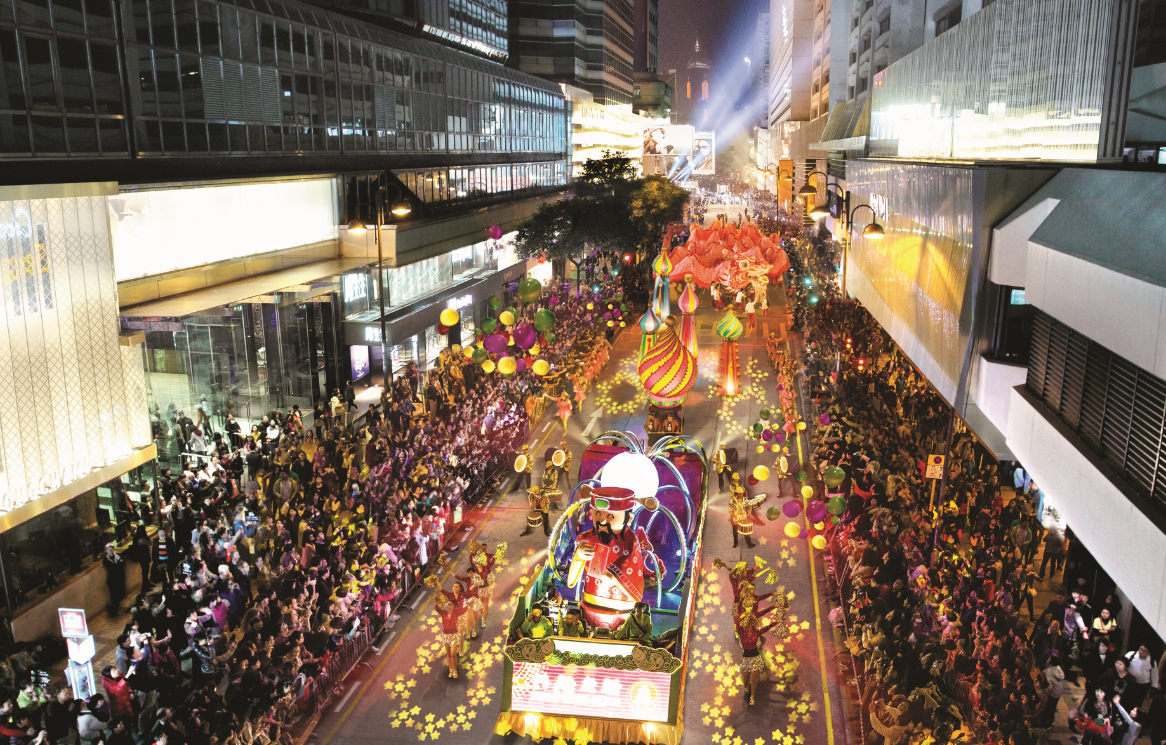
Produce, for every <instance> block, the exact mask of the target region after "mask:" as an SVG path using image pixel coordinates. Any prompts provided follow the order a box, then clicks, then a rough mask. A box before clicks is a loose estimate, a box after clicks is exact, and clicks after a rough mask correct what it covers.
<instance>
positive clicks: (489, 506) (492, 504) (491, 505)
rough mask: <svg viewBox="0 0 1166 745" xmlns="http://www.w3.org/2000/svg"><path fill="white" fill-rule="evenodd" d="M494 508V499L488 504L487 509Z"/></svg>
mask: <svg viewBox="0 0 1166 745" xmlns="http://www.w3.org/2000/svg"><path fill="white" fill-rule="evenodd" d="M493 506H494V500H493V499H491V500H490V501H489V502H486V509H490V508H491V507H493Z"/></svg>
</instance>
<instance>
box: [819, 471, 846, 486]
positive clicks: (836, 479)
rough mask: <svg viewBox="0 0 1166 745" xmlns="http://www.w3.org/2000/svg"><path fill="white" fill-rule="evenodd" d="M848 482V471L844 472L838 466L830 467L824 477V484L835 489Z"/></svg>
mask: <svg viewBox="0 0 1166 745" xmlns="http://www.w3.org/2000/svg"><path fill="white" fill-rule="evenodd" d="M845 480H846V471H843V470H842V469H841V468H839V467H838V466H830V467H829V468H827V469H826V473H824V474H823V475H822V482H823V483H824V484H826V486H828V487H830V488H831V489H833V488H834V487H836V486H838V485H839V484H841V483H842V482H843V481H845Z"/></svg>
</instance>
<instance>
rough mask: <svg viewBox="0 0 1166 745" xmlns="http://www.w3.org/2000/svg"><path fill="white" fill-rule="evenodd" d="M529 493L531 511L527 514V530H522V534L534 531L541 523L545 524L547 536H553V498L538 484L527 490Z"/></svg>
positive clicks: (544, 529) (544, 531)
mask: <svg viewBox="0 0 1166 745" xmlns="http://www.w3.org/2000/svg"><path fill="white" fill-rule="evenodd" d="M527 495H528V496H529V498H530V512H528V513H527V514H526V530H524V531H522V535H524V536H527V535H530V534H531V533H533V532H534V529H535V528H537V527H538V526H539V524H540V523H541V524H542V526H543V533H544V534H546V536H547V538H550V537H551V512H550V510H551V500H550V498H549V497H547V496H546V494H544V493H543V491H542V489H540V488H539V487H537V486H532V487H530V489H528V490H527Z"/></svg>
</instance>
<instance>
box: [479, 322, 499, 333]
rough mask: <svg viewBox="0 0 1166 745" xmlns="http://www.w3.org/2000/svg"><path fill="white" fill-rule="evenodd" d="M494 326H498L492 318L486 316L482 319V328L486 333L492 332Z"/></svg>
mask: <svg viewBox="0 0 1166 745" xmlns="http://www.w3.org/2000/svg"><path fill="white" fill-rule="evenodd" d="M496 328H498V322H497V321H495V320H494V319H493V318H487V319H486V320H484V321H482V330H483V331H485V332H486V333H487V334H492V333H494V329H496Z"/></svg>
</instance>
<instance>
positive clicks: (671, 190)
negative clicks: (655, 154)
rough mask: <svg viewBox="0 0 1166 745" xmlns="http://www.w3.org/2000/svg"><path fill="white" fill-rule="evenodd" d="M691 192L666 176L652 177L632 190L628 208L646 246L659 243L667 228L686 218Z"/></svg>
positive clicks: (642, 180)
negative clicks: (689, 193)
mask: <svg viewBox="0 0 1166 745" xmlns="http://www.w3.org/2000/svg"><path fill="white" fill-rule="evenodd" d="M687 202H688V191H687V190H686V189H682V188H680V187H679V186H677V185H676V184H674V183H672V182H671V181H669V180H668V179H666V178H664V177H663V176H648V177H646V178H643V179H641V180H640V182H639V185H638V186H637V187H636V189H635V190H634V191H633V192H632V193H631V198H630V199H629V203H628V208H629V212H630V213H631V218H632V221H633V223H635V224H637V225H638V227H639V228H640V231H641V238H642V242H643V244H644V245H646V246H647V247H648V248H651V247H652V246H653V245H654V244H655V245H659V243H660V241H661V239H662V237H663V234H664V229H665V228H666V227H667V226H668V225H670V224H672V223H674V222H680V220H682V219H683V218H684V205H685V204H686V203H687Z"/></svg>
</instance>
